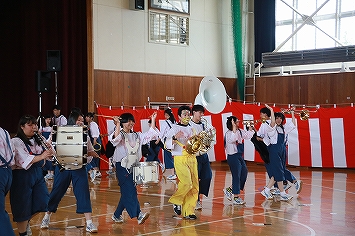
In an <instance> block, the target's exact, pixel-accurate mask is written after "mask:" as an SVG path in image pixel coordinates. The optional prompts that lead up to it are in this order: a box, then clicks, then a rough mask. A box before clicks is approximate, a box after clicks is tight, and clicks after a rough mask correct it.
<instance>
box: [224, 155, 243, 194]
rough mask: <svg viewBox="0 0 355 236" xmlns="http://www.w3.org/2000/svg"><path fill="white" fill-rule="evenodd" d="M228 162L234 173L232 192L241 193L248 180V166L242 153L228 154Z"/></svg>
mask: <svg viewBox="0 0 355 236" xmlns="http://www.w3.org/2000/svg"><path fill="white" fill-rule="evenodd" d="M227 163H228V165H229V168H230V170H231V173H232V193H233V194H240V190H243V189H244V186H245V182H246V181H247V175H248V168H247V166H246V164H245V161H244V159H243V156H242V155H241V154H240V153H235V154H232V155H227Z"/></svg>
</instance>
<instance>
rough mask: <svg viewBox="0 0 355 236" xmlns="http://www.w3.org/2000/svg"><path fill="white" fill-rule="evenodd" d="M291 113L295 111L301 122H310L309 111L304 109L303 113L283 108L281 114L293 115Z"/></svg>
mask: <svg viewBox="0 0 355 236" xmlns="http://www.w3.org/2000/svg"><path fill="white" fill-rule="evenodd" d="M291 111H293V112H294V113H295V114H297V115H299V116H300V119H301V120H308V118H309V110H307V109H303V110H301V111H297V110H294V109H292V108H291V109H283V108H281V113H282V114H291Z"/></svg>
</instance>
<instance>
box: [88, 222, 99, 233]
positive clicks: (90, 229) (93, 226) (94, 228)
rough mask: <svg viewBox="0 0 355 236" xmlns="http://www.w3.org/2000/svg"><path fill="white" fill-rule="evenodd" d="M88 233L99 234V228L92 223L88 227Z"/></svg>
mask: <svg viewBox="0 0 355 236" xmlns="http://www.w3.org/2000/svg"><path fill="white" fill-rule="evenodd" d="M86 231H87V232H90V233H97V227H96V225H94V223H90V224H88V225H86Z"/></svg>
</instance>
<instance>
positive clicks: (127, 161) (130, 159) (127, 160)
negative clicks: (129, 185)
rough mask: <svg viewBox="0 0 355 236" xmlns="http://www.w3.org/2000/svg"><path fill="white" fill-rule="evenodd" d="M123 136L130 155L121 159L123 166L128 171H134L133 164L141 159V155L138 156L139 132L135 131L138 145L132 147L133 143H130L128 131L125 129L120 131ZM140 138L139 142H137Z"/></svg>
mask: <svg viewBox="0 0 355 236" xmlns="http://www.w3.org/2000/svg"><path fill="white" fill-rule="evenodd" d="M120 133H121V135H122V138H123V139H124V141H125V145H126V148H127V151H128V155H127V156H126V157H124V158H122V160H121V166H122V167H124V168H126V170H127V172H128V173H131V172H132V168H131V167H132V166H133V165H134V164H135V163H137V162H138V161H139V157H138V156H137V154H138V149H139V147H140V142H139V140H138V134H137V133H136V132H133V133H134V134H135V137H136V145H135V146H134V147H131V145H130V144H129V140H128V136H127V134H126V132H124V131H123V130H121V131H120ZM137 140H138V142H137Z"/></svg>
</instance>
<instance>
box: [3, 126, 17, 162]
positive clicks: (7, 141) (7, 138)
mask: <svg viewBox="0 0 355 236" xmlns="http://www.w3.org/2000/svg"><path fill="white" fill-rule="evenodd" d="M4 133H5V137H6V143H7V146H8V147H9V149H10V151H11V158H10V160H9V161H8V162H6V160H5V158H4V157H2V156H1V155H0V160H1V162H2V163H3V165H2V166H1V167H5V166H6V167H8V166H9V164H10V162H11V161H12V159H13V158H14V155H13V152H12V148H11V145H10V141H9V137H8V136H7V134H6V132H5V130H4Z"/></svg>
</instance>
